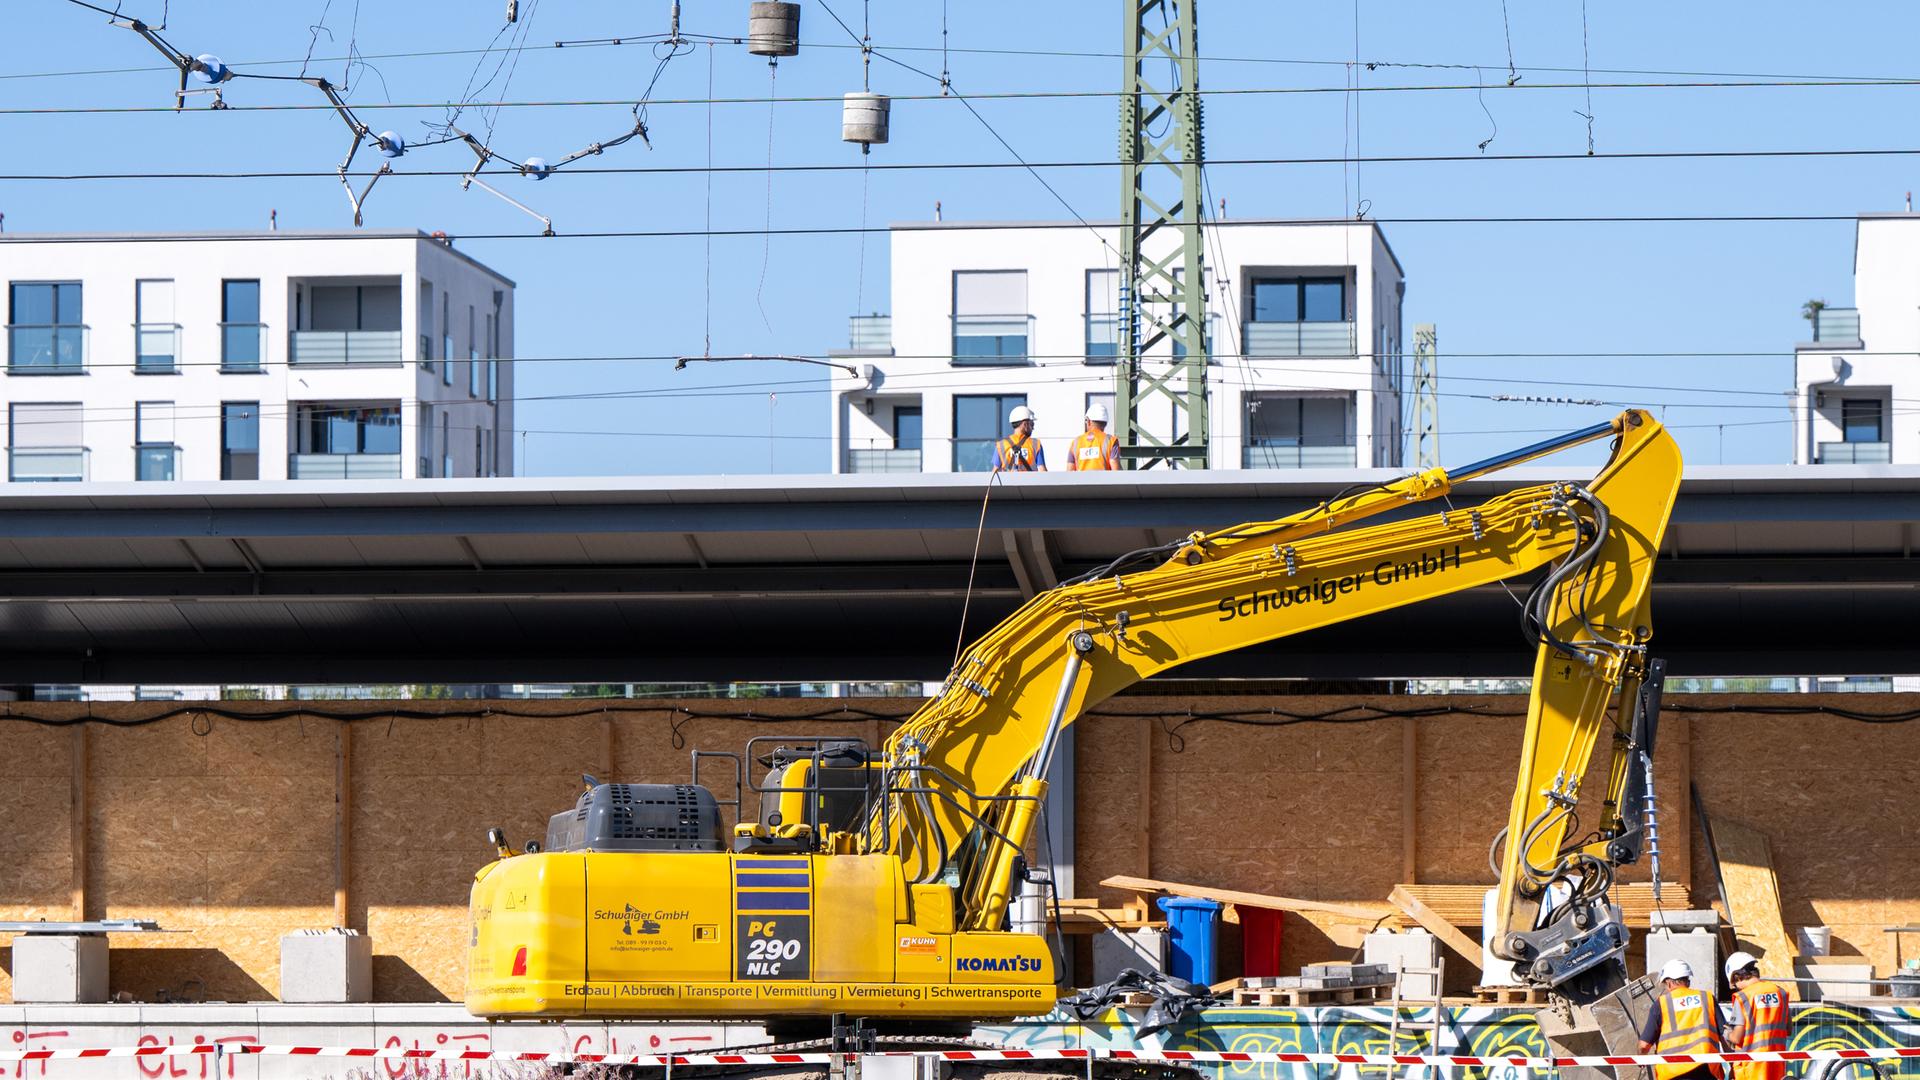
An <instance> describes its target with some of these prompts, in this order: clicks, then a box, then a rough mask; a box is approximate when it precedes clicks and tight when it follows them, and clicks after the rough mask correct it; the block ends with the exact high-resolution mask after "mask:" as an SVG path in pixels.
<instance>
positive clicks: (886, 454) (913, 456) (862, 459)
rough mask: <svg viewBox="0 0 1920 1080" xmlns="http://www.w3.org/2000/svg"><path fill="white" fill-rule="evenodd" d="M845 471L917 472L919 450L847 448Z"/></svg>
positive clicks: (918, 468)
mask: <svg viewBox="0 0 1920 1080" xmlns="http://www.w3.org/2000/svg"><path fill="white" fill-rule="evenodd" d="M847 471H848V472H850V473H917V472H919V471H920V451H918V450H854V449H849V450H848V451H847Z"/></svg>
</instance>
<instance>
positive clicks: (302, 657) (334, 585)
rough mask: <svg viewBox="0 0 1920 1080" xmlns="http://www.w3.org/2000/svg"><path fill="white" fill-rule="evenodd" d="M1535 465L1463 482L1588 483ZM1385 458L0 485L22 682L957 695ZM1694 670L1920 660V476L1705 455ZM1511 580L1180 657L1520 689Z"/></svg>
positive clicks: (1237, 669) (1308, 673)
mask: <svg viewBox="0 0 1920 1080" xmlns="http://www.w3.org/2000/svg"><path fill="white" fill-rule="evenodd" d="M1590 471H1591V470H1590V468H1588V467H1574V468H1565V467H1545V468H1543V467H1537V466H1529V467H1526V468H1522V469H1517V470H1513V471H1511V472H1508V473H1503V474H1500V477H1499V479H1498V480H1497V481H1495V480H1491V479H1490V480H1488V481H1483V482H1475V483H1472V484H1468V485H1466V486H1465V487H1464V488H1463V489H1462V490H1461V491H1459V492H1458V493H1456V494H1455V495H1454V496H1453V500H1454V503H1455V504H1456V505H1462V504H1465V503H1467V502H1472V501H1477V500H1478V499H1480V498H1484V497H1485V496H1487V495H1490V494H1492V493H1493V492H1495V491H1497V490H1500V489H1501V488H1502V487H1504V486H1507V485H1511V484H1516V483H1534V482H1540V481H1544V480H1550V479H1566V478H1569V477H1584V476H1586V475H1588V474H1589V473H1590ZM1390 476H1391V474H1390V473H1386V472H1381V471H1367V470H1361V471H1358V472H1356V471H1354V470H1340V471H1332V470H1328V471H1319V470H1300V471H1288V472H1275V471H1262V472H1237V471H1236V472H1183V473H1158V472H1143V473H1117V474H1107V475H1100V476H1091V477H1090V476H1085V475H1074V474H1067V473H1056V474H1047V475H1038V476H1035V475H1025V476H1019V477H1015V478H1011V479H1009V480H1007V482H1005V483H1002V484H998V485H996V486H995V488H994V490H993V495H992V499H991V502H990V504H989V505H988V507H987V516H986V526H985V529H984V532H983V533H980V534H978V535H979V561H978V565H977V568H976V567H974V566H973V557H974V550H975V542H976V530H977V529H978V526H979V522H980V515H981V500H982V497H983V494H984V492H985V478H984V477H982V476H979V475H922V474H911V475H897V474H896V475H857V476H775V477H753V476H749V477H664V478H662V477H650V478H634V479H552V478H528V479H503V480H413V481H373V482H368V481H357V482H311V481H300V482H274V481H260V482H235V483H183V484H74V485H26V484H7V485H0V683H5V684H14V685H17V684H25V683H121V684H124V683H149V684H151V683H166V684H180V683H286V682H292V683H366V682H461V683H514V682H559V681H592V682H600V681H614V682H620V681H709V680H711V681H730V680H918V679H927V680H937V679H939V678H941V677H942V676H943V675H944V674H945V672H946V669H947V666H948V664H949V663H950V662H951V660H952V658H953V653H954V645H955V640H956V635H957V634H958V633H959V630H960V619H961V610H962V607H963V604H964V602H965V597H966V594H967V588H968V581H969V577H970V576H971V578H972V581H973V588H972V600H971V604H970V605H969V606H968V618H967V627H966V632H967V634H968V635H969V636H971V635H973V634H977V633H979V632H981V631H983V630H985V629H986V628H987V627H989V626H990V625H992V624H993V623H994V622H995V621H996V620H998V619H1000V618H1001V617H1003V616H1005V615H1006V614H1007V613H1008V612H1010V611H1011V610H1013V608H1014V606H1015V605H1016V604H1018V603H1019V602H1020V600H1021V599H1022V598H1023V597H1024V596H1027V595H1031V594H1032V592H1033V591H1034V590H1036V589H1043V588H1046V587H1048V586H1050V585H1052V584H1054V583H1055V582H1057V581H1058V580H1060V579H1061V578H1064V577H1068V576H1071V575H1072V574H1074V573H1076V572H1078V571H1080V570H1082V569H1084V568H1087V567H1090V566H1093V565H1096V564H1098V563H1100V562H1102V561H1104V560H1106V559H1109V558H1111V557H1113V556H1114V555H1116V554H1118V553H1120V552H1122V551H1126V550H1129V549H1133V548H1138V547H1141V546H1145V545H1149V544H1154V543H1158V542H1162V541H1167V540H1171V539H1174V538H1176V537H1178V536H1181V535H1184V534H1186V533H1188V532H1191V531H1193V530H1195V529H1209V528H1215V527H1219V526H1223V525H1228V524H1232V523H1236V522H1240V521H1247V520H1261V519H1269V518H1274V517H1278V516H1281V515H1284V514H1287V513H1290V512H1292V511H1295V510H1298V509H1301V508H1304V507H1307V506H1310V505H1312V504H1314V503H1316V502H1318V501H1319V500H1321V499H1322V498H1324V497H1326V496H1328V495H1330V494H1332V493H1333V492H1335V491H1337V490H1339V489H1341V488H1343V487H1346V486H1348V485H1351V484H1354V483H1356V482H1363V481H1373V480H1379V479H1387V478H1390ZM1674 520H1675V525H1674V528H1673V529H1672V530H1671V531H1670V534H1669V537H1668V544H1667V550H1666V557H1665V558H1664V560H1663V562H1662V563H1661V565H1660V567H1659V569H1658V576H1657V586H1656V593H1655V597H1656V599H1655V603H1656V608H1655V617H1656V622H1657V627H1656V633H1657V637H1656V642H1657V646H1656V652H1657V653H1658V654H1660V655H1664V656H1665V657H1667V658H1668V660H1669V662H1670V671H1671V673H1672V674H1675V675H1822V674H1824V675H1842V674H1908V673H1913V672H1915V670H1916V668H1920V647H1917V646H1920V631H1916V623H1920V592H1916V589H1917V588H1920V562H1917V561H1916V560H1914V559H1913V558H1912V552H1913V547H1914V532H1915V529H1916V524H1915V523H1916V522H1920V468H1909V467H1900V466H1817V467H1788V466H1774V467H1704V468H1695V469H1692V470H1690V471H1689V473H1688V476H1687V479H1686V481H1685V484H1684V486H1683V490H1682V495H1681V499H1680V502H1679V504H1678V506H1677V508H1676V511H1675V519H1674ZM1518 626H1519V616H1518V609H1517V605H1516V603H1515V600H1514V599H1513V597H1512V596H1511V595H1510V594H1509V593H1508V592H1507V591H1506V590H1504V589H1502V588H1497V587H1495V588H1483V589H1477V590H1474V591H1471V592H1468V593H1465V594H1462V595H1459V596H1456V597H1452V598H1449V599H1445V600H1438V601H1435V602H1432V603H1429V604H1425V605H1421V606H1419V607H1414V608H1408V609H1403V610H1400V611H1396V612H1391V613H1387V614H1383V615H1380V616H1377V617H1375V618H1373V619H1371V620H1367V621H1365V622H1360V623H1353V624H1347V625H1344V626H1339V627H1333V628H1329V629H1326V630H1321V631H1315V632H1313V633H1310V634H1305V635H1301V636H1298V637H1294V638H1291V639H1288V640H1286V641H1284V642H1280V643H1276V644H1273V645H1269V646H1262V647H1257V648H1251V649H1247V650H1243V651H1241V652H1239V653H1236V654H1233V655H1230V656H1226V657H1221V658H1217V659H1215V660H1211V661H1206V662H1203V663H1200V664H1195V665H1191V666H1190V667H1188V668H1181V669H1176V672H1177V673H1179V674H1183V675H1189V676H1200V677H1268V678H1299V677H1305V678H1320V679H1341V680H1345V679H1362V678H1399V677H1476V676H1516V675H1523V674H1525V673H1526V672H1527V670H1528V669H1529V668H1530V666H1531V662H1530V653H1529V650H1528V647H1527V645H1526V643H1525V642H1524V641H1523V639H1522V638H1521V636H1520V633H1519V629H1518Z"/></svg>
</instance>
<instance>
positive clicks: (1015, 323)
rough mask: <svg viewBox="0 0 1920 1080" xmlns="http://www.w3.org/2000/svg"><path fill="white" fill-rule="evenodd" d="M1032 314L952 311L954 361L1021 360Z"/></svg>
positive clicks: (989, 362) (1031, 322)
mask: <svg viewBox="0 0 1920 1080" xmlns="http://www.w3.org/2000/svg"><path fill="white" fill-rule="evenodd" d="M1032 330H1033V316H1031V315H955V316H954V317H953V362H954V363H955V364H1024V363H1026V362H1027V340H1028V338H1030V337H1031V336H1032Z"/></svg>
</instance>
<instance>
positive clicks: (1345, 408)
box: [1242, 393, 1354, 469]
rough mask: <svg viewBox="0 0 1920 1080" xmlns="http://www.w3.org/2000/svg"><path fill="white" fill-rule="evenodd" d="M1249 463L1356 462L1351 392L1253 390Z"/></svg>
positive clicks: (1249, 404) (1339, 464)
mask: <svg viewBox="0 0 1920 1080" xmlns="http://www.w3.org/2000/svg"><path fill="white" fill-rule="evenodd" d="M1246 409H1247V414H1246V433H1247V435H1246V448H1245V453H1244V461H1243V462H1242V464H1243V466H1244V467H1245V468H1249V469H1310V468H1335V467H1346V468H1351V467H1352V466H1353V464H1354V435H1353V423H1352V420H1353V396H1352V395H1350V394H1316V395H1309V394H1278V393H1266V394H1248V395H1247V397H1246Z"/></svg>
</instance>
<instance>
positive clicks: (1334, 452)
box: [1240, 446, 1354, 469]
mask: <svg viewBox="0 0 1920 1080" xmlns="http://www.w3.org/2000/svg"><path fill="white" fill-rule="evenodd" d="M1353 464H1354V448H1353V447H1351V446H1249V447H1247V448H1246V450H1245V451H1244V452H1243V453H1242V454H1241V462H1240V467H1241V468H1243V469H1351V468H1353Z"/></svg>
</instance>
